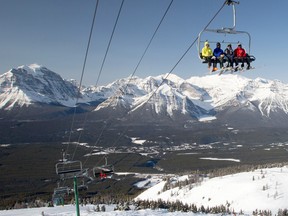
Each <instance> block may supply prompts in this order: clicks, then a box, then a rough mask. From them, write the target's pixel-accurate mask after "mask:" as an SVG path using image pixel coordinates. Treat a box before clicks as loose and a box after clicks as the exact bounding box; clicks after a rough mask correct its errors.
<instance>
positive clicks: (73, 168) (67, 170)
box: [56, 161, 82, 177]
mask: <svg viewBox="0 0 288 216" xmlns="http://www.w3.org/2000/svg"><path fill="white" fill-rule="evenodd" d="M81 172H82V162H81V161H63V162H59V163H57V164H56V173H57V174H58V175H60V176H63V177H68V176H69V177H72V176H77V175H78V174H79V173H81Z"/></svg>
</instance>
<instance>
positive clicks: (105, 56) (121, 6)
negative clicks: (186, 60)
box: [72, 0, 124, 158]
mask: <svg viewBox="0 0 288 216" xmlns="http://www.w3.org/2000/svg"><path fill="white" fill-rule="evenodd" d="M123 4H124V0H122V3H121V5H120V8H119V11H118V14H117V18H116V20H115V23H114V27H113V30H112V33H111V36H110V39H109V43H108V45H107V48H106V52H105V55H104V58H103V60H102V64H101V68H100V71H99V73H98V77H97V80H96V84H95V86H98V82H99V80H100V76H101V74H102V70H103V67H104V63H105V61H106V58H107V55H108V51H109V49H110V45H111V42H112V39H113V36H114V33H115V29H116V27H117V24H118V20H119V17H120V14H121V11H122V8H123ZM87 114H88V113H86V115H85V119H84V123H83V124H84V125H85V123H86V121H87ZM103 130H104V129H103ZM82 132H83V131H80V133H79V136H78V143H79V142H80V139H81V136H82ZM103 132H104V131H103ZM103 132H101V134H102V133H103ZM77 147H78V146H76V147H75V150H74V152H73V156H72V158H74V156H75V154H76V150H77Z"/></svg>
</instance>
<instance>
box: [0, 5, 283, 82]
mask: <svg viewBox="0 0 288 216" xmlns="http://www.w3.org/2000/svg"><path fill="white" fill-rule="evenodd" d="M223 2H224V0H174V2H173V4H172V6H171V8H170V10H169V12H168V14H167V16H166V18H165V20H164V21H163V23H162V25H161V26H160V28H159V31H158V33H157V34H156V36H155V38H154V40H153V42H152V44H151V46H150V48H149V49H148V51H147V53H146V55H145V57H144V58H143V61H142V63H141V64H140V66H139V67H138V70H137V71H136V74H135V75H136V76H138V77H142V78H144V77H147V76H157V75H160V74H164V73H168V72H170V71H171V69H172V68H173V67H174V65H175V64H176V63H177V61H178V60H179V59H180V57H181V56H182V55H183V54H184V52H185V51H186V50H187V48H188V47H189V46H190V44H191V43H192V42H193V41H194V40H195V39H196V38H197V36H198V34H199V32H200V31H201V30H202V29H203V28H204V27H205V25H206V24H207V23H208V22H209V21H210V19H211V18H212V17H213V16H214V14H215V13H216V12H217V11H218V10H219V8H220V7H221V5H222V4H223ZM169 3H170V0H125V2H124V5H123V9H122V12H121V15H120V17H119V21H118V25H117V27H116V30H115V33H114V37H113V40H112V42H111V46H110V50H109V52H108V55H107V58H106V61H105V64H104V67H103V70H102V74H101V77H100V80H99V83H98V84H99V85H105V84H108V83H110V82H112V81H114V80H116V79H119V78H124V77H128V76H129V75H130V74H132V73H133V71H134V69H135V67H136V65H137V63H138V61H139V59H140V57H141V56H142V54H143V52H144V50H145V48H146V46H147V44H148V42H149V41H150V38H151V36H152V35H153V33H154V30H155V29H156V27H157V26H158V24H159V22H160V19H161V18H162V16H163V14H164V12H165V10H166V8H167V6H168V5H169ZM95 4H96V0H1V1H0V32H1V33H0V73H1V74H3V73H5V72H7V71H8V70H10V69H11V68H15V67H18V66H20V65H24V64H25V65H29V64H33V63H38V64H40V65H43V66H45V67H47V68H49V69H51V70H53V71H54V72H56V73H58V74H60V75H61V76H62V77H63V78H65V79H76V80H78V81H79V80H80V77H81V72H82V67H83V63H84V57H85V51H86V47H87V43H88V36H89V32H90V28H91V23H92V17H93V13H94V8H95ZM120 4H121V0H100V2H99V7H98V11H97V16H96V20H95V26H94V31H93V36H92V39H91V45H90V50H89V54H88V59H87V64H86V69H85V74H84V80H83V84H85V85H94V84H96V80H97V76H98V73H99V71H100V66H101V63H102V61H103V58H104V54H105V51H106V48H107V45H108V41H109V38H110V34H111V32H112V29H113V25H114V22H115V19H116V16H117V13H118V10H119V7H120ZM287 8H288V1H277V3H276V2H275V1H263V0H240V4H239V5H238V6H237V7H236V12H237V20H236V21H237V23H236V29H237V30H241V31H247V32H249V33H250V34H251V36H252V45H251V53H250V54H252V55H254V56H255V57H256V62H255V63H253V66H255V67H256V69H255V70H252V71H247V72H245V73H243V75H244V76H247V77H249V78H256V77H262V78H266V79H273V80H274V79H277V80H280V81H282V82H284V83H288V76H287V75H286V73H287V72H288V71H287V69H286V67H285V66H284V65H285V61H286V56H287V52H288V45H287V44H288V42H287V41H286V40H285V39H286V35H288V27H287V24H286V20H287V16H288V15H287V12H286V10H287ZM232 24H233V19H232V7H231V6H229V7H228V6H225V8H224V9H223V10H222V11H221V12H220V14H219V15H218V16H217V17H216V19H215V20H214V22H213V23H211V25H210V26H209V28H221V27H231V26H232ZM219 37H220V38H219V39H218V36H217V37H216V38H217V39H215V35H214V34H212V33H211V34H210V35H209V34H205V35H203V39H204V40H206V39H208V40H221V41H222V40H225V41H226V40H230V41H235V42H237V41H241V42H242V44H243V46H244V47H246V48H247V46H248V41H247V38H245V37H243V36H241V35H236V36H233V37H232V38H230V36H224V35H219ZM211 46H212V48H214V46H215V45H214V44H211ZM225 46H226V45H224V44H223V47H222V48H225ZM197 53H198V51H197V47H196V44H195V45H194V46H193V47H192V48H191V50H190V51H189V52H188V53H187V55H186V56H185V57H184V58H183V59H182V61H181V62H180V63H179V65H178V66H177V67H176V68H175V69H174V70H173V73H174V74H176V75H178V76H180V77H182V78H184V79H187V78H189V77H191V76H202V75H206V74H207V72H208V70H207V66H206V65H204V64H202V63H201V62H200V61H199V59H198V57H197Z"/></svg>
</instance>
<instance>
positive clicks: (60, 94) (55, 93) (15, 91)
mask: <svg viewBox="0 0 288 216" xmlns="http://www.w3.org/2000/svg"><path fill="white" fill-rule="evenodd" d="M77 91H78V90H77V86H75V85H74V84H73V83H71V82H68V81H66V80H63V79H62V78H61V76H59V75H58V74H57V73H54V72H52V71H51V70H49V69H47V68H46V67H42V66H40V65H37V64H32V65H29V66H20V67H18V68H16V69H11V70H10V71H8V72H7V73H5V74H3V75H1V76H0V108H2V109H8V110H9V109H12V108H13V107H15V106H16V107H22V106H29V105H31V104H33V103H44V104H58V105H64V106H72V105H73V103H74V104H75V101H76V98H77Z"/></svg>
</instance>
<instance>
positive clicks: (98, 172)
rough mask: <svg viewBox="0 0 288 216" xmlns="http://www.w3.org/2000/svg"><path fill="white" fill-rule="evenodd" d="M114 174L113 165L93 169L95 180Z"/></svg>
mask: <svg viewBox="0 0 288 216" xmlns="http://www.w3.org/2000/svg"><path fill="white" fill-rule="evenodd" d="M113 174H114V167H113V165H104V166H99V167H94V168H93V175H94V176H95V177H96V178H101V179H103V178H107V177H111V176H112V175H113Z"/></svg>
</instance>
